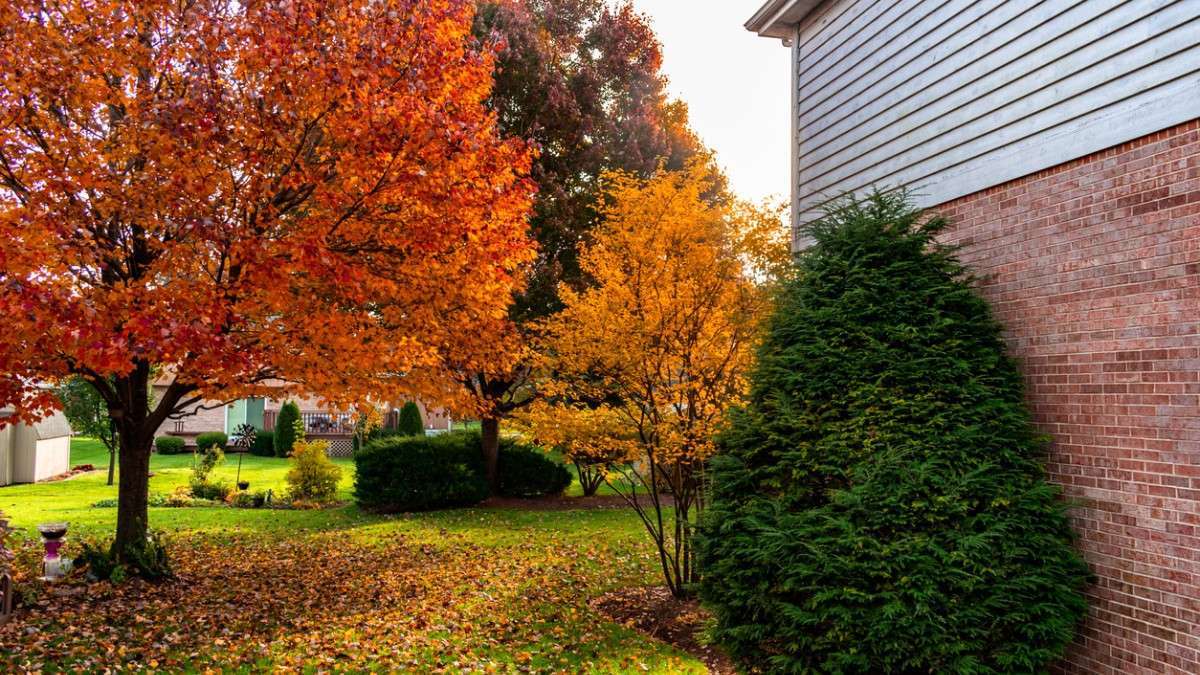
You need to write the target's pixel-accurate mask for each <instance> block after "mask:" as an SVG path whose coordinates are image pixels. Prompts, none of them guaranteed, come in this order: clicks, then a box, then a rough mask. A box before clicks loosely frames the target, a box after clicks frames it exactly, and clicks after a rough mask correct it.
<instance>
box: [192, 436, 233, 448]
mask: <svg viewBox="0 0 1200 675" xmlns="http://www.w3.org/2000/svg"><path fill="white" fill-rule="evenodd" d="M214 445H215V446H217V447H219V448H221V449H222V450H227V449H228V446H229V436H228V435H226V434H223V433H221V432H220V431H205V432H204V433H202V434H196V448H198V449H199V450H200V452H204V451H205V450H207V449H209V448H211V447H212V446H214Z"/></svg>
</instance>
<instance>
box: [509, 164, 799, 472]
mask: <svg viewBox="0 0 1200 675" xmlns="http://www.w3.org/2000/svg"><path fill="white" fill-rule="evenodd" d="M605 180H606V184H607V191H606V194H607V202H606V205H605V207H604V209H603V217H604V221H603V223H602V224H601V225H600V226H599V227H598V229H597V232H596V236H595V240H594V242H593V243H592V245H591V246H590V247H588V248H587V249H586V251H585V252H584V253H583V256H582V258H581V262H582V265H583V268H584V271H585V272H586V274H587V275H588V276H589V277H590V278H592V279H593V280H594V281H595V284H594V286H593V287H591V288H589V289H587V290H585V291H582V292H579V291H575V290H573V289H571V288H568V287H563V288H562V289H560V293H561V295H562V298H563V302H564V304H565V306H566V307H565V309H564V310H563V311H562V312H561V313H559V314H557V315H555V316H553V317H551V318H550V319H548V320H547V321H546V322H544V324H543V326H542V328H543V335H544V340H543V344H542V350H541V351H542V352H543V353H544V354H546V355H547V357H546V366H547V369H548V370H550V371H552V372H554V373H555V375H556V378H555V380H554V381H552V382H550V383H548V384H547V386H546V390H545V391H546V393H547V394H548V395H549V396H550V397H552V398H553V397H555V396H558V397H562V398H566V399H568V400H576V401H602V402H604V405H603V406H601V409H608V410H611V411H613V412H616V413H619V416H620V417H621V418H622V419H623V422H624V425H625V426H626V427H627V429H628V432H625V433H620V434H617V435H618V436H620V435H627V434H631V435H632V436H633V437H635V438H637V439H638V441H639V443H640V444H641V445H642V446H643V448H644V449H652V450H653V451H654V452H655V453H657V456H658V458H659V459H661V460H662V461H664V462H671V461H675V460H693V459H696V460H703V459H704V458H706V457H707V456H708V455H709V454H710V453H711V452H712V442H711V437H712V434H713V431H714V430H715V428H716V427H717V425H718V424H719V423H720V421H721V418H722V416H723V414H724V412H725V410H726V409H727V408H728V407H729V406H731V405H733V404H736V403H737V402H739V401H740V400H741V397H742V395H743V394H744V392H745V390H746V382H745V373H746V370H747V366H748V365H749V362H750V359H751V357H752V348H753V346H754V342H755V339H756V338H757V336H758V329H759V323H760V321H761V319H762V318H763V316H764V315H765V313H766V311H767V309H768V305H769V298H768V292H767V285H766V283H764V282H766V281H767V280H769V279H770V278H771V277H772V276H774V275H775V274H777V273H778V272H779V271H780V270H781V268H782V266H784V265H786V264H787V246H786V243H785V241H784V229H783V227H782V226H781V224H780V220H779V214H778V213H777V212H774V211H771V210H767V209H758V208H753V207H751V206H748V205H746V204H742V203H739V202H736V201H732V202H718V203H713V202H712V201H710V200H707V199H706V198H705V195H706V194H707V192H708V190H709V188H710V187H711V180H712V178H711V172H710V171H709V170H708V169H707V167H706V166H705V165H703V164H700V163H694V164H693V165H691V166H690V167H689V168H688V169H687V170H686V171H683V172H678V173H671V172H662V173H660V174H658V175H656V176H655V177H653V178H651V179H649V180H642V179H638V178H634V177H631V176H628V175H625V174H609V175H608V176H607V177H606V179H605ZM559 413H560V414H561V415H564V416H568V417H571V418H578V416H579V415H580V414H586V416H588V417H589V418H590V419H591V420H592V421H593V422H597V421H599V420H601V419H604V420H606V421H605V423H604V425H602V427H603V428H605V429H609V431H601V432H600V433H599V435H601V436H603V435H612V434H613V432H612V431H611V429H612V428H613V421H612V417H611V415H603V414H600V413H597V412H596V411H591V412H587V413H581V411H580V410H579V409H572V408H570V407H569V406H567V407H563V408H561V409H560V410H559ZM535 418H536V419H531V420H530V421H531V422H534V423H535V424H533V427H534V430H535V435H536V436H538V437H539V438H541V437H545V436H548V435H549V436H553V435H555V434H561V432H562V429H560V430H558V431H552V430H550V429H549V428H548V425H551V424H555V423H554V422H553V420H554V418H555V416H554V415H553V414H543V415H538V416H535ZM538 419H541V420H543V421H544V423H543V424H536V422H537V421H538ZM576 422H578V424H576V423H575V422H572V423H567V424H566V427H565V428H574V427H579V431H580V433H581V434H582V435H583V436H596V435H597V433H598V430H597V429H596V428H595V425H594V424H591V425H589V424H588V422H587V420H578V419H577V420H576Z"/></svg>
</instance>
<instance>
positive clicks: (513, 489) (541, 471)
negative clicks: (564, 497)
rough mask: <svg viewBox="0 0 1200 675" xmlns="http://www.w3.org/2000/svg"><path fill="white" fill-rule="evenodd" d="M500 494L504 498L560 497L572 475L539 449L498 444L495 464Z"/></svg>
mask: <svg viewBox="0 0 1200 675" xmlns="http://www.w3.org/2000/svg"><path fill="white" fill-rule="evenodd" d="M497 471H498V474H499V475H498V482H499V484H500V485H499V491H500V494H502V495H504V496H505V497H545V496H547V495H560V494H562V493H563V491H564V490H566V489H567V487H568V486H570V485H571V472H570V471H569V470H567V467H566V466H564V465H563V464H562V463H560V462H556V461H554V460H553V459H551V458H550V457H549V456H548V455H547V454H546V453H545V451H543V450H542V449H541V448H536V447H532V446H528V445H521V444H518V443H516V442H514V441H512V440H510V439H503V440H502V441H501V442H500V460H499V463H498V465H497Z"/></svg>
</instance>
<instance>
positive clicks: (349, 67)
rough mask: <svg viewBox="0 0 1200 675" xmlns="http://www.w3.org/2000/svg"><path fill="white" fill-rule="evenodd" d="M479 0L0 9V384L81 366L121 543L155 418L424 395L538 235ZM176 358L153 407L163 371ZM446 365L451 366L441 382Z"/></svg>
mask: <svg viewBox="0 0 1200 675" xmlns="http://www.w3.org/2000/svg"><path fill="white" fill-rule="evenodd" d="M473 10H474V5H473V3H472V2H470V1H469V0H394V1H392V2H386V3H379V2H373V1H372V0H291V1H289V2H276V1H266V0H250V1H248V2H239V3H231V2H225V1H224V0H189V1H180V0H139V1H138V2H132V1H131V0H125V1H118V0H109V1H92V0H86V1H85V0H64V1H63V2H55V3H45V2H41V1H40V0H14V1H13V2H7V3H3V6H2V7H0V238H2V239H3V240H4V241H5V246H4V247H3V249H2V250H0V311H2V312H3V314H4V316H5V317H6V319H7V323H6V326H5V330H4V331H3V332H2V334H0V374H2V375H3V377H0V405H9V406H13V408H14V409H15V411H16V414H17V417H18V418H20V419H25V420H30V419H34V418H37V417H39V416H41V415H43V414H45V413H47V412H48V411H49V410H50V409H52V408H53V407H55V406H56V405H57V403H56V401H55V399H54V397H53V393H52V390H48V389H45V388H42V387H39V386H38V383H39V382H43V381H58V380H63V379H65V378H69V377H71V376H73V375H78V376H80V377H83V378H84V379H85V380H87V381H88V382H89V383H90V384H92V385H93V386H94V387H95V388H96V389H97V391H98V392H99V393H100V395H101V396H102V397H103V399H104V401H105V404H106V406H107V409H108V414H109V417H111V418H112V420H113V421H114V423H115V425H116V427H117V431H118V436H119V439H120V450H119V455H120V464H121V472H120V481H119V485H120V487H119V507H118V513H117V531H116V540H115V543H114V552H115V553H116V554H117V555H118V556H124V555H126V551H128V550H129V547H131V546H140V545H141V542H144V541H145V535H146V528H147V522H146V521H147V510H146V503H147V485H148V481H147V474H148V470H149V458H150V450H151V442H152V439H153V436H154V433H155V430H156V429H158V428H159V426H160V425H161V424H162V423H163V422H164V421H165V420H167V419H169V418H171V417H173V416H177V415H179V414H181V413H182V412H183V411H184V410H186V409H187V408H188V406H190V405H192V404H194V403H196V402H198V401H201V400H204V399H216V400H228V399H232V398H238V397H243V396H251V395H268V394H270V395H273V396H275V397H278V396H279V395H280V391H279V390H278V389H272V390H271V391H268V390H267V389H266V388H265V387H264V386H263V384H264V382H265V381H266V380H267V379H269V378H274V379H277V380H281V381H283V382H284V383H285V386H284V389H285V391H284V392H283V393H284V394H285V395H289V394H293V393H295V394H299V393H314V394H317V395H319V396H322V397H323V398H324V399H325V401H326V402H327V403H329V404H331V405H346V406H348V405H351V404H352V403H353V402H361V401H363V400H365V399H366V397H367V395H368V394H387V395H394V396H396V397H399V396H405V395H407V396H414V395H423V396H428V397H430V398H436V397H437V396H438V395H440V394H442V393H444V392H445V391H446V390H447V387H448V386H449V385H448V383H447V381H445V379H444V378H443V377H439V375H444V374H445V373H446V372H448V370H447V369H446V368H439V367H438V366H439V364H447V363H454V364H456V366H457V365H458V364H462V363H467V364H471V366H472V367H473V368H475V369H476V370H478V371H481V372H488V370H489V368H491V367H492V366H493V365H494V366H495V367H496V368H504V367H507V364H506V363H505V361H504V358H503V354H504V352H505V350H504V345H502V344H497V343H496V342H495V340H494V338H493V337H492V336H493V335H494V334H495V333H496V332H497V330H498V326H500V325H502V324H503V322H504V320H505V319H506V317H505V308H506V307H507V305H508V304H509V300H510V298H511V295H512V292H513V290H514V289H515V288H516V286H517V285H518V283H519V279H520V278H521V276H522V274H521V271H520V267H521V266H522V265H523V264H525V263H527V262H528V261H529V260H530V259H531V255H532V251H531V246H530V243H529V241H528V239H527V238H526V236H525V229H526V226H525V218H526V213H527V210H528V208H529V204H530V198H531V188H532V186H531V185H530V184H529V183H528V182H527V180H526V179H525V178H524V177H523V175H524V174H525V173H526V172H527V169H528V151H527V149H526V147H525V145H524V144H523V143H521V142H515V141H506V140H503V138H502V136H501V134H500V133H499V131H498V129H497V125H496V119H495V116H494V115H493V114H492V113H491V112H490V111H489V110H488V108H487V106H486V105H485V104H486V101H487V99H488V96H489V94H490V92H491V84H492V70H493V58H494V55H493V54H492V53H491V52H489V51H487V50H480V49H477V48H476V47H475V46H474V45H476V44H477V43H476V41H475V40H474V39H473V38H472V36H471V26H472V16H473ZM155 367H162V368H163V369H164V372H166V373H170V374H171V375H172V376H173V379H172V381H171V384H170V385H169V386H167V387H165V389H164V390H163V392H162V394H161V396H160V397H159V398H158V400H157V401H155V403H154V405H150V404H149V403H148V397H147V391H148V388H149V387H150V379H151V378H150V375H151V371H152V369H153V368H155ZM454 386H458V385H454Z"/></svg>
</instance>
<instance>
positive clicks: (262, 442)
mask: <svg viewBox="0 0 1200 675" xmlns="http://www.w3.org/2000/svg"><path fill="white" fill-rule="evenodd" d="M250 454H252V455H257V456H259V457H274V456H275V432H274V431H262V430H260V431H258V433H256V434H254V445H252V446H250Z"/></svg>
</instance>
